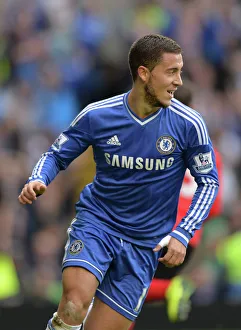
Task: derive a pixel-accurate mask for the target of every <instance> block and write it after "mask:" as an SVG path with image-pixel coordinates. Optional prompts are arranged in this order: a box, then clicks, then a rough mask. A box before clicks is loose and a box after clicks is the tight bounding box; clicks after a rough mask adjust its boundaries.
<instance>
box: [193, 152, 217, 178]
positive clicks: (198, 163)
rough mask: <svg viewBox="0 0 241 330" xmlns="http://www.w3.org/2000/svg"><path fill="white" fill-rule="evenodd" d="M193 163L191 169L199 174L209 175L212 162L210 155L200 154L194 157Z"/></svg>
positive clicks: (208, 153) (209, 153)
mask: <svg viewBox="0 0 241 330" xmlns="http://www.w3.org/2000/svg"><path fill="white" fill-rule="evenodd" d="M193 159H194V162H195V165H193V168H194V169H195V171H196V172H197V173H201V174H207V173H209V172H210V171H211V170H212V168H213V160H212V153H211V151H210V152H207V153H204V154H203V153H200V154H198V155H197V156H194V158H193Z"/></svg>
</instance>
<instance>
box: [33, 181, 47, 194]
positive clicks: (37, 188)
mask: <svg viewBox="0 0 241 330" xmlns="http://www.w3.org/2000/svg"><path fill="white" fill-rule="evenodd" d="M33 189H34V191H35V192H37V193H38V194H43V193H44V192H45V190H46V186H45V185H44V184H42V183H41V182H38V184H37V185H35V187H34V188H33Z"/></svg>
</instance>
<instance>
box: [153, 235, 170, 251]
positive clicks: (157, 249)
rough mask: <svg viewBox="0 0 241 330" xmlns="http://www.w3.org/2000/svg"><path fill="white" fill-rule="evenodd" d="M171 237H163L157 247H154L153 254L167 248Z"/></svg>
mask: <svg viewBox="0 0 241 330" xmlns="http://www.w3.org/2000/svg"><path fill="white" fill-rule="evenodd" d="M170 239H171V236H170V235H167V236H165V237H164V238H163V239H162V240H161V241H160V242H159V243H158V244H157V245H156V247H155V248H154V249H153V251H154V252H157V251H160V250H161V249H162V248H164V247H165V246H167V245H168V244H169V242H170Z"/></svg>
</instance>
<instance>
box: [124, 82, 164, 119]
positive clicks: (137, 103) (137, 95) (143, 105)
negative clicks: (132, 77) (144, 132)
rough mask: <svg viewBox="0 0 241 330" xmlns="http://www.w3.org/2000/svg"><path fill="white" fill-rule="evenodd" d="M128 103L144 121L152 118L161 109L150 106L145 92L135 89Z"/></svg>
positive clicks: (129, 96)
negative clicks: (149, 117)
mask: <svg viewBox="0 0 241 330" xmlns="http://www.w3.org/2000/svg"><path fill="white" fill-rule="evenodd" d="M128 103H129V106H130V108H131V110H132V111H133V112H134V113H135V114H136V115H137V116H138V117H139V118H142V119H144V118H146V117H148V116H150V115H151V114H153V113H155V112H157V111H158V110H159V109H160V107H153V106H151V105H149V104H148V103H147V102H146V100H145V91H144V90H142V91H140V90H137V89H136V88H135V87H133V88H132V90H131V92H130V94H129V95H128Z"/></svg>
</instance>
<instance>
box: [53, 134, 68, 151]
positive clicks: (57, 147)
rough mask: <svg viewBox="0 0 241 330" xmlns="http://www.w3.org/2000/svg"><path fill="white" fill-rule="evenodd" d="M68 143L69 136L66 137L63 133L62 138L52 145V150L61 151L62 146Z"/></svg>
mask: <svg viewBox="0 0 241 330" xmlns="http://www.w3.org/2000/svg"><path fill="white" fill-rule="evenodd" d="M67 141H68V138H67V136H65V135H64V134H63V133H61V134H60V136H59V137H58V138H57V139H56V140H55V141H54V143H53V144H52V148H53V149H54V150H56V151H60V150H61V147H62V145H63V144H64V143H65V142H67Z"/></svg>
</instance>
